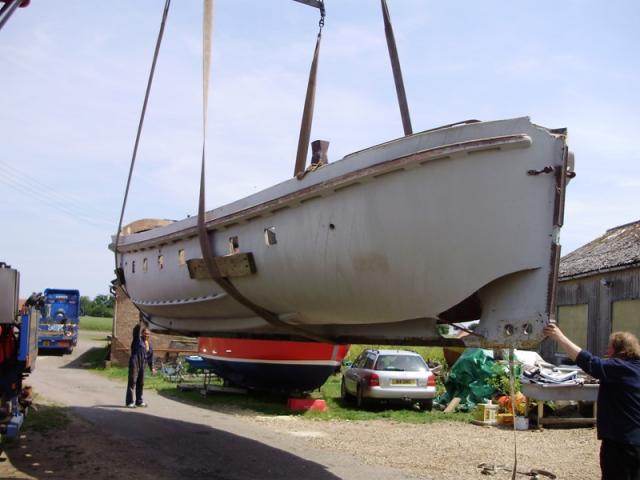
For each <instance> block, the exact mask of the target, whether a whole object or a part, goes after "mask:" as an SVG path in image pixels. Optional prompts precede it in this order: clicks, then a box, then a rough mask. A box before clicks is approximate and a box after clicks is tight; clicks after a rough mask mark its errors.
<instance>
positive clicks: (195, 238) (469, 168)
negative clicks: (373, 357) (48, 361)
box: [111, 117, 573, 348]
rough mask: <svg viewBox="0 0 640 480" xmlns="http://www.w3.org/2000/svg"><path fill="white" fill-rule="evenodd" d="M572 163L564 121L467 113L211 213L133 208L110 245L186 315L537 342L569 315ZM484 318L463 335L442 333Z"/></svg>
mask: <svg viewBox="0 0 640 480" xmlns="http://www.w3.org/2000/svg"><path fill="white" fill-rule="evenodd" d="M571 176H573V157H572V155H571V154H570V153H569V150H568V147H567V144H566V130H565V129H549V128H544V127H541V126H538V125H535V124H533V123H532V122H531V121H530V120H529V119H528V118H526V117H523V118H515V119H508V120H498V121H488V122H480V121H468V122H462V123H460V124H454V125H447V126H445V127H441V128H436V129H432V130H427V131H424V132H421V133H415V134H411V135H406V136H404V137H402V138H399V139H396V140H392V141H389V142H387V143H383V144H380V145H377V146H374V147H371V148H367V149H365V150H362V151H359V152H356V153H352V154H350V155H347V156H346V157H344V158H343V159H341V160H339V161H336V162H331V163H324V164H323V163H320V164H318V165H317V168H315V169H314V170H313V171H310V172H308V173H307V174H306V175H304V176H302V175H299V176H298V177H294V178H292V179H289V180H287V181H284V182H282V183H280V184H277V185H274V186H272V187H269V188H267V189H265V190H263V191H261V192H258V193H256V194H253V195H250V196H248V197H246V198H242V199H240V200H237V201H234V202H232V203H229V204H227V205H223V206H221V207H219V208H216V209H213V210H211V211H208V212H206V214H205V215H204V218H203V221H202V223H201V225H200V226H199V225H198V223H199V222H198V218H197V217H195V216H194V217H188V218H185V219H183V220H180V221H175V222H170V221H154V220H149V219H145V220H140V221H137V222H133V223H131V224H129V225H127V226H125V227H124V228H122V230H121V232H120V235H119V241H117V239H114V243H112V245H111V248H116V247H115V245H117V249H116V250H117V251H116V258H117V265H118V273H119V280H120V283H121V284H122V285H123V287H124V288H125V290H126V292H127V294H128V295H129V296H130V298H131V301H132V302H133V303H134V304H135V305H136V307H137V308H139V309H140V310H141V311H142V312H143V314H144V315H145V316H146V317H147V318H148V319H149V320H150V321H151V323H152V324H154V325H156V326H158V327H161V328H164V329H168V330H171V331H178V332H182V333H186V334H191V335H194V336H213V335H215V336H227V337H243V338H256V339H279V340H282V339H297V340H301V339H305V338H307V339H309V338H311V339H313V340H319V341H325V342H327V343H387V344H390V343H394V344H407V345H419V344H420V345H447V344H454V343H461V342H464V344H465V345H468V346H477V345H482V346H485V347H492V346H494V347H517V348H527V347H531V346H534V345H536V344H537V343H538V342H539V341H540V340H541V339H542V338H543V334H542V328H543V326H544V325H545V324H546V323H547V322H548V321H549V319H550V318H551V317H554V316H555V315H554V312H555V288H556V282H557V270H558V262H559V258H560V246H559V232H560V227H561V226H562V219H563V207H564V197H565V187H566V184H567V181H568V178H570V177H571ZM199 228H200V230H199ZM203 235H204V239H205V247H207V248H209V249H210V251H211V252H213V254H212V257H213V258H212V260H214V262H215V268H214V271H216V270H217V272H218V275H217V277H218V278H213V277H212V275H211V271H212V270H211V268H207V265H206V260H207V259H206V258H205V257H206V255H205V254H203V244H202V238H203ZM221 279H222V281H221ZM476 319H479V320H480V322H479V325H478V327H477V328H476V329H475V330H474V332H473V334H472V335H468V336H467V337H464V339H463V340H452V339H447V338H443V337H442V336H441V335H440V333H439V325H441V324H452V323H457V322H464V321H468V320H476Z"/></svg>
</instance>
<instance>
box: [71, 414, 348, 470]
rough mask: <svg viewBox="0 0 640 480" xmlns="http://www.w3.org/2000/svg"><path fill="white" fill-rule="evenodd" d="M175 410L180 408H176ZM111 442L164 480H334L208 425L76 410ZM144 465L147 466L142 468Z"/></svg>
mask: <svg viewBox="0 0 640 480" xmlns="http://www.w3.org/2000/svg"><path fill="white" fill-rule="evenodd" d="M176 408H180V406H179V405H176ZM74 411H76V412H78V413H79V414H80V415H81V416H82V417H85V418H88V419H90V421H91V422H92V423H93V424H95V425H96V426H97V427H98V428H100V429H101V431H102V432H103V433H105V434H117V436H118V437H124V438H126V439H130V440H131V444H130V445H127V444H126V443H125V444H123V442H121V441H120V442H114V444H117V445H118V447H117V448H118V449H119V450H120V451H123V450H125V449H130V450H132V455H133V456H134V457H136V458H139V459H140V460H141V461H142V462H143V463H145V464H147V465H149V466H150V467H151V468H154V469H156V472H157V473H158V474H160V473H162V474H165V475H168V477H169V478H194V479H195V478H210V479H246V480H252V479H256V480H271V479H272V480H276V479H277V480H281V479H285V478H291V479H298V478H299V479H308V480H333V479H338V478H339V477H336V476H335V475H333V474H332V473H330V472H328V471H327V470H326V467H324V466H323V465H319V464H317V463H314V462H311V461H308V460H305V459H302V458H300V457H298V456H296V455H294V454H291V453H288V452H286V451H283V450H280V449H277V448H274V447H270V446H268V445H265V444H263V443H260V442H258V441H255V440H251V439H248V438H245V437H242V436H239V435H235V434H232V433H228V432H225V431H222V430H218V429H216V428H213V427H209V426H207V425H202V424H197V423H190V422H184V421H180V420H174V419H166V418H161V417H157V416H154V415H151V414H149V413H147V412H148V411H147V410H144V409H135V410H118V411H114V410H111V409H101V408H98V409H96V408H91V409H90V408H76V409H74ZM147 461H148V463H147Z"/></svg>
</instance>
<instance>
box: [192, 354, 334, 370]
mask: <svg viewBox="0 0 640 480" xmlns="http://www.w3.org/2000/svg"><path fill="white" fill-rule="evenodd" d="M201 357H202V358H204V359H209V360H217V361H219V362H230V363H255V364H257V365H314V366H327V367H337V366H338V365H340V363H341V362H336V361H332V360H256V359H255V358H235V357H233V358H231V357H219V356H216V355H206V354H201Z"/></svg>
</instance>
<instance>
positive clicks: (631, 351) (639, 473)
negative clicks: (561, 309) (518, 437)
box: [544, 324, 640, 480]
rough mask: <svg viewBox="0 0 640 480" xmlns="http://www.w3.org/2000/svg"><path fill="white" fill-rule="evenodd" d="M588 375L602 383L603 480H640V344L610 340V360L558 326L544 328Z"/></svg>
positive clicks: (624, 337) (624, 338)
mask: <svg viewBox="0 0 640 480" xmlns="http://www.w3.org/2000/svg"><path fill="white" fill-rule="evenodd" d="M544 333H545V335H547V336H548V337H550V338H552V339H553V340H555V341H556V342H558V345H559V346H560V347H561V348H562V349H563V350H564V351H565V352H566V353H567V355H568V356H569V358H571V360H573V361H575V362H576V364H577V365H578V366H579V367H580V368H582V369H583V370H584V371H585V372H587V373H589V374H590V375H592V376H593V377H595V378H597V379H598V380H600V388H599V389H598V419H597V425H598V438H599V439H600V440H602V444H601V446H600V469H601V471H602V480H640V343H639V342H638V339H637V338H636V337H635V336H634V335H633V334H631V333H629V332H615V333H612V334H611V336H610V337H609V345H608V347H607V356H608V357H609V358H600V357H596V356H595V355H592V354H591V353H589V352H587V351H585V350H582V349H581V348H580V347H578V346H577V345H576V344H574V343H573V342H572V341H571V340H569V339H568V338H567V337H566V336H565V335H564V334H563V333H562V331H561V330H560V329H559V328H558V327H557V325H555V324H549V325H547V326H546V327H545V328H544Z"/></svg>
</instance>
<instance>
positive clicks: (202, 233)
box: [198, 0, 330, 342]
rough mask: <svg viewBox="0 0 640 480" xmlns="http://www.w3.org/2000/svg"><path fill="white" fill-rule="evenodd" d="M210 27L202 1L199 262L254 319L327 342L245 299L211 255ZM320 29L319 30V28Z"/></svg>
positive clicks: (209, 0) (207, 3) (208, 2)
mask: <svg viewBox="0 0 640 480" xmlns="http://www.w3.org/2000/svg"><path fill="white" fill-rule="evenodd" d="M212 24H213V0H204V18H203V26H202V41H203V46H202V47H203V60H202V67H203V72H202V73H203V76H202V82H203V84H202V98H203V106H202V161H201V167H200V194H199V199H198V240H199V241H200V249H201V251H202V258H203V259H204V263H205V265H206V267H207V270H208V272H209V275H210V276H211V278H212V279H213V280H214V281H215V282H216V283H217V284H218V285H219V286H220V288H222V289H223V290H224V291H225V292H226V293H227V294H228V295H229V296H230V297H232V298H233V299H234V300H236V301H237V302H238V303H240V304H241V305H243V306H245V307H246V308H248V309H249V310H251V311H252V312H254V313H255V314H256V315H258V316H259V317H261V318H262V319H264V320H265V321H266V322H267V323H269V324H270V325H272V326H273V327H275V328H277V329H279V330H282V331H285V332H288V333H290V334H293V335H298V336H301V337H305V338H308V339H310V340H315V341H317V342H329V341H330V340H328V339H327V338H324V337H321V336H319V335H315V334H313V333H310V332H307V331H306V330H304V329H303V328H300V327H298V326H295V325H290V324H288V323H285V322H283V321H282V320H280V318H279V317H278V315H277V314H275V313H273V312H271V311H269V310H267V309H266V308H263V307H261V306H259V305H256V304H255V303H253V302H252V301H251V300H249V299H248V298H246V297H245V296H244V295H242V293H240V291H238V289H237V288H236V287H235V285H233V283H231V281H230V280H229V279H228V278H226V277H223V276H222V274H221V273H220V269H219V268H218V265H217V264H216V262H215V260H214V256H215V255H214V252H213V248H212V242H211V239H212V238H211V237H212V235H210V234H209V232H208V231H207V226H206V224H205V166H206V161H205V150H206V131H207V107H208V103H209V70H210V65H211V36H212V34H211V32H212ZM321 28H322V27H321Z"/></svg>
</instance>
